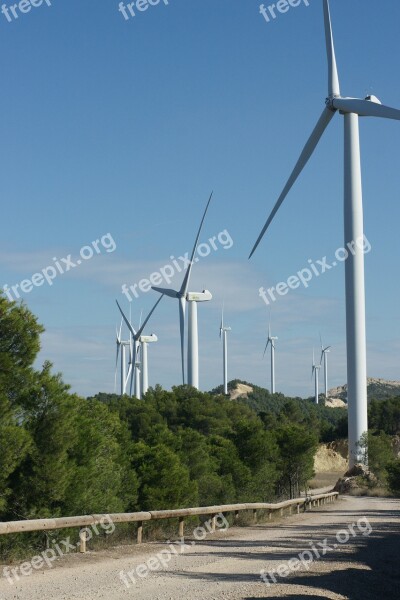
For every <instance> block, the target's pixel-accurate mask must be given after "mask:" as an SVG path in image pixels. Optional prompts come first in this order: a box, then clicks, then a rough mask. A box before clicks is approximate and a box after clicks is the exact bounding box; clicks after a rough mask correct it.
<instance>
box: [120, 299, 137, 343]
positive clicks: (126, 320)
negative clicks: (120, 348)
mask: <svg viewBox="0 0 400 600" xmlns="http://www.w3.org/2000/svg"><path fill="white" fill-rule="evenodd" d="M115 302H116V303H117V306H118V308H119V312H120V313H121V315H122V318H123V319H124V321H125V323H126V325H127V327H128V329H129V331H130V332H131V333H132V335H133V337H134V338H135V337H136V331H135V330H134V329H133V327H132V325H131V324H130V323H129V321H128V319H127V318H126V316H125V313H124V311H123V310H122V308H121V307H120V305H119V302H118V300H116V301H115Z"/></svg>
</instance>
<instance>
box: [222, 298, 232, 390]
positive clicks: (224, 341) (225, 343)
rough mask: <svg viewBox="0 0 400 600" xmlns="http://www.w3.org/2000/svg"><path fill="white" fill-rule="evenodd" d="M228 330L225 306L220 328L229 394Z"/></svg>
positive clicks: (225, 383)
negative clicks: (225, 320)
mask: <svg viewBox="0 0 400 600" xmlns="http://www.w3.org/2000/svg"><path fill="white" fill-rule="evenodd" d="M228 331H232V330H231V328H230V327H226V326H225V325H224V308H222V316H221V326H220V328H219V337H220V338H222V360H223V370H224V394H225V396H227V395H228Z"/></svg>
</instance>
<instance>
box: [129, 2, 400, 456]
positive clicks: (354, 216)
mask: <svg viewBox="0 0 400 600" xmlns="http://www.w3.org/2000/svg"><path fill="white" fill-rule="evenodd" d="M322 3H323V13H324V24H325V38H326V52H327V59H328V95H327V97H326V99H325V106H324V109H323V112H322V115H321V117H320V118H319V120H318V122H317V125H316V126H315V128H314V130H313V132H312V134H311V136H310V137H309V139H308V141H307V143H306V145H305V146H304V149H303V151H302V152H301V155H300V157H299V159H298V161H297V163H296V165H295V167H294V169H293V171H292V173H291V175H290V177H289V179H288V181H287V182H286V185H285V187H284V189H283V191H282V193H281V195H280V196H279V198H278V200H277V202H276V204H275V206H274V208H273V210H272V212H271V214H270V215H269V217H268V219H267V221H266V223H265V225H264V227H263V229H262V231H261V233H260V235H259V237H258V239H257V241H256V243H255V245H254V247H253V249H252V252H251V254H250V257H249V258H251V256H252V255H253V254H254V252H255V250H256V248H257V247H258V245H259V244H260V242H261V240H262V238H263V237H264V234H265V233H266V231H267V229H268V228H269V226H270V224H271V222H272V221H273V219H274V217H275V215H276V213H277V212H278V210H279V208H280V206H281V205H282V203H283V202H284V200H285V199H286V197H287V195H288V194H289V192H290V190H291V189H292V187H293V186H294V184H295V182H296V181H297V179H298V178H299V176H300V175H301V173H302V171H303V170H304V168H305V166H306V165H307V163H308V161H309V160H310V158H311V156H312V155H313V153H314V151H315V149H316V148H317V146H318V143H319V141H320V140H321V138H322V136H323V134H324V132H325V130H326V128H327V127H328V125H329V124H330V122H331V120H332V119H333V117H334V116H335V115H336V113H338V114H340V115H342V116H343V117H344V238H345V239H344V245H345V247H350V246H351V247H352V248H353V249H354V252H351V253H350V254H349V256H348V258H347V260H346V263H345V270H346V338H347V383H348V416H349V456H350V466H353V465H354V464H355V463H356V462H360V461H362V460H364V459H365V452H366V450H365V449H363V448H362V447H361V446H360V444H359V442H360V440H361V438H362V436H363V434H364V433H365V432H366V431H367V430H368V422H367V383H366V381H367V362H366V323H365V282H364V253H363V250H362V248H361V247H359V245H358V244H355V242H356V241H357V240H362V239H363V237H364V226H363V201H362V178H361V157H360V136H359V118H360V117H380V118H384V119H393V120H397V121H400V110H397V109H394V108H390V107H388V106H384V105H382V103H381V102H380V100H378V98H377V97H376V96H372V95H371V96H367V97H366V98H354V97H345V96H342V95H341V91H340V85H339V75H338V69H337V63H336V56H335V48H334V41H333V33H332V24H331V15H330V8H329V0H322ZM297 106H299V102H298V101H297ZM210 201H211V196H210V199H209V201H208V204H207V207H206V210H205V212H204V215H203V219H202V222H201V225H200V228H199V231H198V235H197V238H196V242H195V245H194V249H193V253H192V258H191V263H190V265H189V267H188V269H187V271H186V274H185V277H184V280H183V282H182V286H181V288H180V289H179V290H178V291H175V290H170V289H163V288H153V289H155V290H156V291H157V292H159V293H160V294H161V297H163V296H164V295H165V296H168V297H170V298H173V299H175V300H178V303H179V305H178V307H179V324H180V335H181V362H182V377H183V383H185V379H186V370H185V356H184V347H185V322H186V320H185V312H186V305H187V304H189V319H188V350H187V375H188V383H189V384H190V385H193V386H194V387H198V330H197V303H198V302H207V301H209V300H211V299H212V295H211V293H210V292H209V291H208V290H203V292H200V293H197V292H189V291H188V290H189V280H190V275H191V271H192V267H193V257H194V252H195V250H196V247H197V242H198V238H199V235H200V231H201V228H202V224H203V222H204V219H205V216H206V213H207V210H208V206H209V204H210ZM156 306H157V304H156V305H155V307H154V308H153V309H152V311H151V313H150V314H149V316H148V317H147V319H146V320H145V323H144V324H143V326H142V327H141V328H140V329H139V331H138V332H137V333H136V332H135V330H134V329H133V327H132V325H131V324H130V321H129V320H128V319H127V318H126V316H125V315H124V313H123V311H122V309H121V308H120V307H119V309H120V311H121V313H122V316H123V318H124V320H125V322H126V324H127V325H128V328H129V331H130V334H131V339H130V341H129V348H130V350H129V351H130V358H131V363H130V364H131V371H130V374H129V377H130V378H131V386H132V380H133V379H135V381H136V379H139V377H137V376H136V375H134V373H136V372H139V370H140V364H141V369H142V372H144V371H145V364H144V363H145V360H146V358H145V355H146V352H147V351H146V350H145V351H144V352H143V348H144V347H145V344H144V345H143V342H141V340H140V336H141V334H142V333H143V329H144V326H145V325H146V324H147V322H148V320H149V318H150V316H151V314H152V312H153V311H154V310H155V308H156ZM227 331H228V330H226V331H225V328H224V327H222V326H221V335H223V340H224V353H225V354H226V353H227V341H226V334H227ZM139 333H140V335H139ZM275 341H276V339H275V338H273V337H272V336H271V335H270V332H269V339H268V342H267V347H268V345H269V344H270V345H271V375H272V373H274V360H275V357H274V354H275ZM123 347H125V348H126V344H125V346H122V345H121V348H123ZM139 350H140V355H139ZM328 350H329V349H326V351H325V352H324V354H323V356H324V364H325V365H327V363H326V361H327V354H328ZM225 354H224V356H225ZM140 361H141V363H140ZM146 368H147V364H146ZM320 368H321V364H320V365H318V364H316V363H315V359H314V360H313V371H312V372H313V375H314V376H315V378H316V397H317V391H318V389H317V387H318V374H319V370H320ZM121 369H122V367H121ZM326 373H327V366H326ZM142 377H144V379H146V377H147V375H146V374H145V373H143V375H142ZM274 377H275V376H274V375H273V385H272V386H271V387H272V388H274V386H275V382H274ZM143 389H144V388H143Z"/></svg>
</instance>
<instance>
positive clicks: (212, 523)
mask: <svg viewBox="0 0 400 600" xmlns="http://www.w3.org/2000/svg"><path fill="white" fill-rule="evenodd" d="M216 516H217V515H213V516H212V517H211V531H212V533H215V525H216V523H215V517H216Z"/></svg>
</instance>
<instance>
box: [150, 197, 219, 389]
mask: <svg viewBox="0 0 400 600" xmlns="http://www.w3.org/2000/svg"><path fill="white" fill-rule="evenodd" d="M212 196H213V194H212V192H211V195H210V197H209V199H208V202H207V205H206V208H205V211H204V214H203V218H202V220H201V223H200V227H199V230H198V232H197V236H196V240H195V243H194V246H193V250H192V256H191V258H190V262H189V266H188V268H187V270H186V273H185V277H184V278H183V282H182V285H181V288H180V290H179V291H176V290H171V289H168V288H159V287H154V286H153V288H152V289H153V290H155V291H156V292H159V293H160V294H165V296H168V297H169V298H175V299H177V300H179V326H180V335H181V363H182V382H183V384H185V314H186V302H188V303H189V319H188V354H187V360H188V368H187V371H188V384H189V385H191V386H192V387H195V388H197V389H198V388H199V332H198V324H197V303H198V302H208V301H209V300H211V299H212V294H211V293H210V292H209V291H208V290H203V291H202V292H189V291H188V289H189V281H190V275H191V272H192V268H193V262H194V261H193V259H194V255H195V252H196V250H197V245H198V243H199V237H200V233H201V230H202V228H203V223H204V219H205V218H206V214H207V211H208V207H209V206H210V202H211V198H212Z"/></svg>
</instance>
